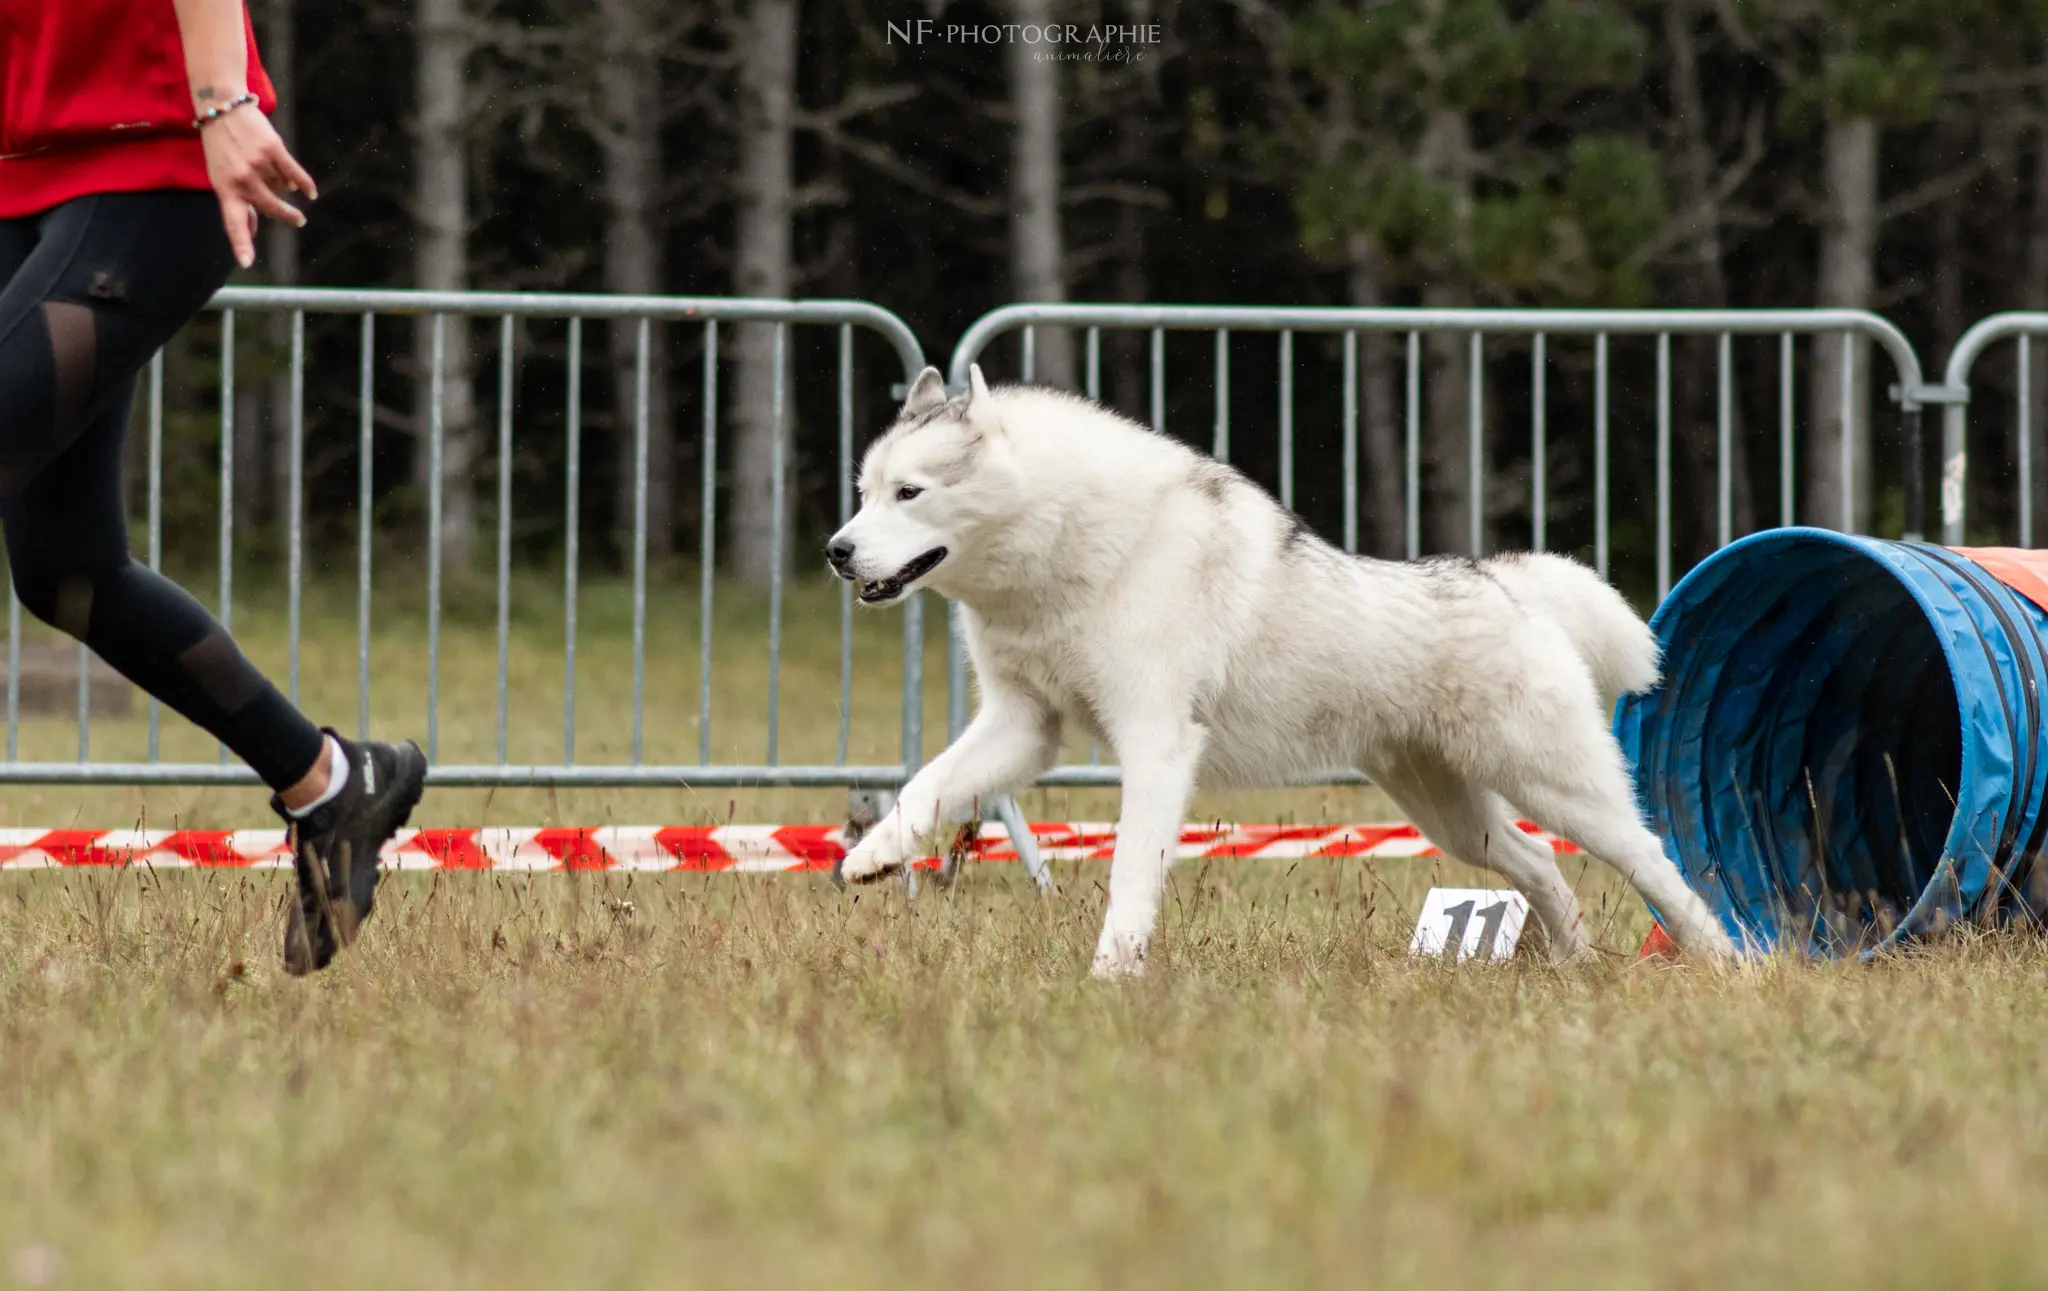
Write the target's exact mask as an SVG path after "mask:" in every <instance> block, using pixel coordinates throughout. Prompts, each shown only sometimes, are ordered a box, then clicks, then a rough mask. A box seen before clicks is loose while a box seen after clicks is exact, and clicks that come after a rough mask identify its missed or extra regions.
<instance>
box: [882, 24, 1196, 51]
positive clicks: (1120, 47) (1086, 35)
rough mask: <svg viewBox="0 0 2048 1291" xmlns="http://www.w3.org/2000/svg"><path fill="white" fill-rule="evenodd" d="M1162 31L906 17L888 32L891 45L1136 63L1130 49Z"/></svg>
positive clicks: (1139, 27)
mask: <svg viewBox="0 0 2048 1291" xmlns="http://www.w3.org/2000/svg"><path fill="white" fill-rule="evenodd" d="M1160 26H1161V24H1159V23H1156V22H1149V23H1129V24H1123V25H1119V24H1116V23H1094V24H1090V25H1087V26H1083V25H1082V24H1080V23H1073V22H1069V23H1055V22H1048V23H1043V24H1040V23H1026V22H988V23H963V22H947V23H942V22H939V21H938V20H937V19H934V18H910V19H906V20H905V21H903V22H892V23H889V24H888V27H889V41H888V43H889V44H891V45H896V44H903V45H925V44H933V45H1016V44H1024V45H1035V46H1039V47H1040V57H1053V58H1073V59H1091V60H1093V59H1103V58H1105V57H1107V58H1122V59H1127V60H1130V61H1136V60H1137V59H1140V58H1143V57H1144V56H1145V55H1144V52H1143V51H1142V50H1133V49H1130V48H1129V47H1130V46H1133V45H1157V44H1158V43H1159V41H1160Z"/></svg>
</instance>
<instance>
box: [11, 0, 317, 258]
mask: <svg viewBox="0 0 2048 1291" xmlns="http://www.w3.org/2000/svg"><path fill="white" fill-rule="evenodd" d="M242 28H243V30H244V31H245V32H247V33H248V42H249V89H251V90H252V91H254V92H255V93H256V94H257V95H258V96H259V99H260V103H259V105H258V106H259V107H260V109H261V110H262V111H264V112H269V111H270V110H271V109H272V108H274V107H275V106H277V95H276V92H275V91H274V90H273V89H272V88H271V85H270V78H269V77H268V76H266V75H265V74H264V72H263V64H262V63H261V62H259V61H258V60H257V57H256V33H255V31H254V29H253V28H251V27H250V25H249V13H248V10H247V8H244V9H243V11H242ZM243 111H247V109H246V108H245V109H243ZM192 117H193V110H192V92H191V87H190V83H189V82H188V81H187V80H186V75H185V47H184V41H183V40H182V39H181V38H180V36H179V34H178V14H177V10H176V9H175V8H173V7H172V3H171V0H0V219H9V218H14V217H17V216H23V215H34V214H36V213H38V212H40V211H46V210H48V209H50V208H51V207H53V206H56V205H58V204H60V203H62V202H68V201H70V200H71V199H72V198H74V197H83V196H85V195H86V194H88V193H125V192H136V191H139V190H142V189H151V188H199V189H204V188H210V187H212V185H211V184H209V183H208V182H207V179H206V154H205V152H204V151H203V150H202V149H201V148H200V145H199V133H198V131H196V130H195V129H193V127H192Z"/></svg>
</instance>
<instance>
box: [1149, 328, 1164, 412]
mask: <svg viewBox="0 0 2048 1291" xmlns="http://www.w3.org/2000/svg"><path fill="white" fill-rule="evenodd" d="M1152 429H1154V430H1165V429H1166V330H1165V329H1164V328H1160V327H1155V328H1153V329H1152Z"/></svg>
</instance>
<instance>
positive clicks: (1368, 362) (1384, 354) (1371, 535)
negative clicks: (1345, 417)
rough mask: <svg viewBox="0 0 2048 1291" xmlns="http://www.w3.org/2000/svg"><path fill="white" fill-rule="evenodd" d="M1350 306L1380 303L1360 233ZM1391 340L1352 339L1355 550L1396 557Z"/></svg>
mask: <svg viewBox="0 0 2048 1291" xmlns="http://www.w3.org/2000/svg"><path fill="white" fill-rule="evenodd" d="M1346 247H1347V250H1348V258H1349V262H1350V263H1349V266H1348V269H1349V272H1348V273H1347V274H1346V275H1345V282H1346V285H1347V287H1348V288H1349V290H1350V295H1351V303H1352V304H1353V305H1357V306H1359V307H1361V308H1371V307H1373V306H1376V305H1384V304H1386V303H1387V302H1386V297H1385V290H1384V288H1383V286H1382V283H1381V273H1380V254H1379V249H1378V248H1377V247H1375V246H1374V245H1373V243H1372V239H1371V238H1369V237H1367V236H1365V235H1364V234H1353V235H1352V236H1351V237H1350V239H1349V240H1348V241H1347V243H1346ZM1396 345H1397V342H1396V341H1395V340H1394V338H1393V337H1390V336H1386V335H1384V334H1382V333H1379V332H1361V333H1359V337H1358V385H1359V405H1360V406H1359V410H1358V416H1359V451H1360V457H1361V458H1362V459H1363V460H1362V461H1361V462H1360V468H1361V469H1362V470H1363V471H1364V472H1365V478H1364V479H1363V480H1362V481H1360V484H1359V504H1360V506H1362V507H1363V508H1364V510H1365V514H1364V515H1363V516H1361V517H1360V523H1359V550H1361V551H1365V552H1369V553H1371V554H1373V555H1376V556H1386V557H1392V558H1398V557H1401V556H1404V555H1406V554H1407V510H1406V508H1407V500H1406V498H1407V487H1406V486H1407V474H1406V462H1407V457H1406V444H1405V440H1406V436H1405V434H1404V433H1403V430H1404V427H1405V422H1404V421H1403V420H1402V416H1401V411H1400V406H1399V402H1398V400H1397V397H1396V395H1395V391H1396V389H1397V387H1396V384H1395V377H1394V363H1395V357H1394V356H1395V349H1396Z"/></svg>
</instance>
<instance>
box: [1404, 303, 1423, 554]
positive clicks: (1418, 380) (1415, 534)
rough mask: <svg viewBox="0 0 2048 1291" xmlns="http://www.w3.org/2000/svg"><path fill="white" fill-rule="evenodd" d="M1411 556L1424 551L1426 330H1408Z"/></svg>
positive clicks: (1407, 491) (1406, 466) (1406, 454)
mask: <svg viewBox="0 0 2048 1291" xmlns="http://www.w3.org/2000/svg"><path fill="white" fill-rule="evenodd" d="M1401 466H1402V472H1403V474H1404V476H1405V479H1404V480H1403V483H1404V485H1405V494H1406V496H1405V497H1404V499H1403V501H1404V502H1405V504H1406V506H1405V513H1404V517H1403V518H1404V522H1405V523H1406V525H1407V528H1408V533H1407V539H1408V559H1410V560H1414V559H1416V558H1417V557H1419V556H1421V555H1422V334H1421V333H1420V332H1410V333H1408V442H1407V445H1406V447H1405V449H1404V450H1403V454H1402V463H1401Z"/></svg>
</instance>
